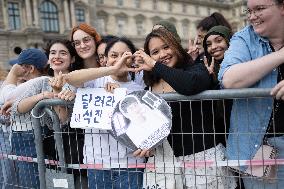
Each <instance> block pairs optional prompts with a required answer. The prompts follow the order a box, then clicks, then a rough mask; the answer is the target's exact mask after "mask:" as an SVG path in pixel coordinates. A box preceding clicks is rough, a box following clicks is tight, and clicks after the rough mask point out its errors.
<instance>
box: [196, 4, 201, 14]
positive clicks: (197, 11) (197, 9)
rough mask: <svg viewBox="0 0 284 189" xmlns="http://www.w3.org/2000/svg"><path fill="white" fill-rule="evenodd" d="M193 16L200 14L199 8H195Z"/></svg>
mask: <svg viewBox="0 0 284 189" xmlns="http://www.w3.org/2000/svg"><path fill="white" fill-rule="evenodd" d="M195 14H196V15H199V14H200V10H199V6H195Z"/></svg>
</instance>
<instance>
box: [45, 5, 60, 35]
mask: <svg viewBox="0 0 284 189" xmlns="http://www.w3.org/2000/svg"><path fill="white" fill-rule="evenodd" d="M40 13H41V23H42V29H43V31H45V32H59V20H58V10H57V7H56V5H55V4H53V3H52V2H50V1H44V2H43V3H42V4H41V7H40Z"/></svg>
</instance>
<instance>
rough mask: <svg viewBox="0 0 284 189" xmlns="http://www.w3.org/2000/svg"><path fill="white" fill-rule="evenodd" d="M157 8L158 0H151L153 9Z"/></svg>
mask: <svg viewBox="0 0 284 189" xmlns="http://www.w3.org/2000/svg"><path fill="white" fill-rule="evenodd" d="M157 9H158V0H153V10H157Z"/></svg>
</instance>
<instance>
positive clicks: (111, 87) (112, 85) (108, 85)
mask: <svg viewBox="0 0 284 189" xmlns="http://www.w3.org/2000/svg"><path fill="white" fill-rule="evenodd" d="M119 87H120V85H119V84H118V83H111V82H107V83H106V86H105V90H106V91H107V92H111V93H113V92H114V89H116V88H119Z"/></svg>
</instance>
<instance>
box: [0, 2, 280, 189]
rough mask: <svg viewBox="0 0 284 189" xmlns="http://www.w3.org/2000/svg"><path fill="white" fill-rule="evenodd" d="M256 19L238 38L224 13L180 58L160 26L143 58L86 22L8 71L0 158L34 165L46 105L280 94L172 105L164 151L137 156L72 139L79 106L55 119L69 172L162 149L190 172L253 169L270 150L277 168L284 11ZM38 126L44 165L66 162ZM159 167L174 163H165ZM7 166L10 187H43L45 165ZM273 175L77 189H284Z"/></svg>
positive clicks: (257, 10) (93, 140)
mask: <svg viewBox="0 0 284 189" xmlns="http://www.w3.org/2000/svg"><path fill="white" fill-rule="evenodd" d="M246 14H247V19H248V21H249V25H248V26H246V27H244V28H243V29H241V30H240V31H237V32H236V33H234V34H233V31H232V28H231V26H230V24H229V23H228V21H227V20H226V19H225V18H224V17H223V16H222V14H220V13H218V12H215V13H213V14H212V15H210V16H208V17H206V18H204V19H203V20H202V21H200V23H199V24H198V25H197V28H196V30H197V35H196V37H195V39H194V40H190V41H189V45H188V47H187V49H184V48H183V47H182V45H181V39H180V37H179V35H178V32H177V30H176V28H175V26H174V25H173V24H171V23H170V22H168V21H165V20H161V21H159V22H157V23H155V24H154V26H153V28H152V31H151V32H150V33H149V34H148V35H147V36H146V38H145V43H144V47H139V48H137V47H135V45H134V44H133V43H132V41H131V40H130V39H128V38H126V37H118V36H112V35H107V36H100V34H99V33H98V32H97V31H96V29H95V28H94V27H92V26H90V25H88V24H86V23H81V24H79V25H78V26H75V27H73V29H72V31H71V36H70V40H68V39H55V40H53V41H52V42H50V43H48V44H47V46H46V48H44V49H43V50H44V51H42V50H39V49H35V48H28V49H25V50H23V51H22V52H21V53H20V55H19V56H18V58H17V59H15V60H13V61H11V62H10V63H11V64H12V67H11V69H10V71H9V72H6V71H5V70H3V69H1V72H0V79H1V82H2V86H1V91H0V104H1V127H0V147H1V148H0V153H1V154H13V155H17V156H26V157H34V158H36V156H37V154H36V149H35V143H34V138H35V137H34V133H33V127H34V126H33V124H32V119H33V118H32V117H33V112H32V109H33V107H34V106H35V105H36V104H37V103H38V102H39V101H41V100H43V99H54V98H56V99H62V100H66V101H72V100H74V99H75V96H76V90H77V89H78V88H105V89H106V91H108V92H113V91H114V89H116V88H126V90H127V93H131V92H134V91H139V90H148V91H151V92H153V93H156V94H164V93H172V92H176V93H179V94H183V95H194V94H197V93H200V92H202V91H205V90H210V89H216V90H222V89H239V88H272V90H271V95H272V96H273V97H274V98H257V99H256V98H251V99H234V100H233V101H231V100H224V101H214V100H202V101H182V102H178V101H171V102H168V104H169V106H170V107H171V110H172V129H171V132H170V134H169V136H168V137H167V139H166V140H165V141H164V142H163V144H162V145H160V146H157V147H156V149H157V150H155V149H137V150H134V151H132V150H130V149H128V148H127V147H125V146H124V145H122V144H120V143H119V142H118V141H117V140H116V139H115V138H114V137H113V136H112V135H110V134H109V132H108V131H107V130H103V129H95V128H92V129H90V128H88V129H84V130H83V129H71V128H70V118H71V114H72V107H66V106H63V105H58V106H54V107H53V110H54V111H55V112H56V114H57V115H58V117H59V120H60V123H61V129H62V130H63V133H64V134H62V137H63V143H64V146H63V147H64V151H65V154H66V156H65V160H66V162H67V163H84V164H110V165H111V164H116V163H119V164H120V163H122V164H123V163H125V164H139V163H147V160H148V159H150V158H152V157H155V155H157V154H156V153H157V151H159V150H160V151H163V146H168V147H167V150H170V152H169V151H165V152H164V153H168V154H172V155H173V156H174V157H173V158H172V161H175V162H177V163H181V164H182V163H183V162H192V161H201V162H202V161H211V160H213V161H223V160H252V159H253V158H254V156H255V154H256V153H257V151H258V150H260V148H261V146H262V145H264V144H269V145H271V146H273V147H274V148H276V149H277V158H278V159H283V158H284V129H283V128H282V127H281V120H282V119H283V116H281V115H282V114H283V113H284V103H283V100H284V81H283V76H282V75H283V74H284V67H283V65H282V64H283V62H284V22H283V21H284V1H283V0H248V1H247V9H246ZM274 99H275V100H274ZM40 120H41V125H42V131H43V136H44V141H43V144H44V152H45V155H46V157H48V158H49V159H53V160H56V159H57V154H56V147H54V146H55V145H54V140H53V135H54V131H53V129H52V120H51V119H50V118H49V117H48V116H47V115H45V114H43V115H42V116H41V117H40ZM149 124H150V123H149ZM147 126H149V127H150V126H151V125H147ZM139 134H141V133H137V135H139ZM73 136H74V137H73ZM157 157H158V156H157ZM155 161H156V162H157V163H159V162H160V163H163V162H164V160H163V159H162V158H156V159H155ZM0 162H1V164H0V171H1V172H0V175H1V177H0V178H1V180H0V187H1V188H5V189H6V188H15V187H16V188H17V187H18V188H21V187H24V188H39V178H38V170H37V164H36V163H31V162H25V161H13V162H12V161H10V160H8V159H6V158H3V159H0ZM273 166H274V167H276V177H275V178H273V179H260V178H257V177H253V176H249V175H247V174H243V173H244V172H243V171H244V170H245V169H246V168H247V167H246V166H240V167H239V169H238V171H236V169H230V168H229V167H227V166H222V167H218V166H213V167H210V166H209V167H207V165H205V166H201V167H195V166H193V167H180V168H179V167H177V168H176V170H175V171H174V173H178V176H179V177H180V178H179V179H178V178H176V177H177V175H175V177H170V176H169V175H166V176H164V177H165V178H167V179H166V180H167V181H166V180H164V179H161V178H160V174H157V175H156V179H155V182H154V183H153V182H147V177H146V176H145V170H144V169H143V168H129V167H119V168H108V169H87V171H79V172H76V171H74V172H73V171H70V170H69V173H72V174H73V175H74V180H75V185H77V186H76V187H77V188H90V189H95V188H99V189H101V188H106V189H109V188H114V189H118V188H123V189H125V188H129V189H142V188H145V189H152V188H153V189H154V188H164V189H166V188H177V189H179V188H188V189H195V188H198V189H203V188H209V189H213V188H224V189H227V188H232V189H234V188H246V189H253V188H257V189H261V188H269V189H270V188H271V189H276V188H281V186H282V185H283V184H284V180H283V178H284V167H283V166H281V165H278V166H277V165H273ZM47 168H49V169H54V167H47ZM174 173H173V174H174ZM152 179H153V178H152ZM167 184H168V185H167ZM171 184H172V185H171Z"/></svg>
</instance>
